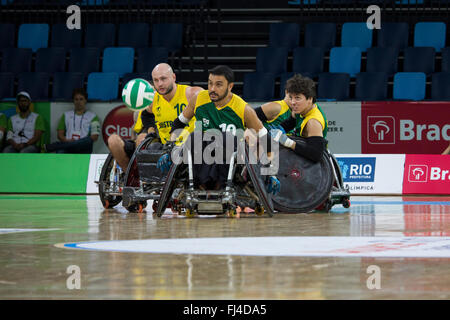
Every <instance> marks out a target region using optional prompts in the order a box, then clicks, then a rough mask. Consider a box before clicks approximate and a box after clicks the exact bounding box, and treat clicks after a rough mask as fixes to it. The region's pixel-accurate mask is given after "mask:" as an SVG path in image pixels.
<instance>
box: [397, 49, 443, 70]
mask: <svg viewBox="0 0 450 320" xmlns="http://www.w3.org/2000/svg"><path fill="white" fill-rule="evenodd" d="M404 55H405V59H404V61H403V71H404V72H423V73H425V74H430V73H433V72H434V65H435V55H436V53H435V50H434V48H432V47H409V48H406V49H405V52H404Z"/></svg>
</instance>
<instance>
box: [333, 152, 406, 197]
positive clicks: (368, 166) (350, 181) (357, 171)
mask: <svg viewBox="0 0 450 320" xmlns="http://www.w3.org/2000/svg"><path fill="white" fill-rule="evenodd" d="M335 156H336V160H337V162H338V164H339V167H340V168H341V172H342V179H343V181H344V186H345V187H347V186H348V187H349V190H350V193H351V194H402V181H403V180H402V177H403V164H404V161H405V155H384V154H381V155H380V154H377V155H370V154H367V155H366V154H360V155H354V154H337V155H335Z"/></svg>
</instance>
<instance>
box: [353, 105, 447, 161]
mask: <svg viewBox="0 0 450 320" xmlns="http://www.w3.org/2000/svg"><path fill="white" fill-rule="evenodd" d="M449 141H450V103H448V102H434V101H421V102H404V101H391V102H363V103H362V104H361V152H362V153H403V154H440V153H442V151H444V149H445V148H446V147H447V146H448V142H449Z"/></svg>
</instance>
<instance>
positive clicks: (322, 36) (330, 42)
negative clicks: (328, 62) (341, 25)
mask: <svg viewBox="0 0 450 320" xmlns="http://www.w3.org/2000/svg"><path fill="white" fill-rule="evenodd" d="M335 45H336V24H335V23H326V22H324V23H316V22H314V23H308V24H306V29H305V47H307V48H310V47H313V48H315V47H318V48H323V49H324V50H325V51H326V52H328V51H329V50H330V49H331V48H332V47H334V46H335Z"/></svg>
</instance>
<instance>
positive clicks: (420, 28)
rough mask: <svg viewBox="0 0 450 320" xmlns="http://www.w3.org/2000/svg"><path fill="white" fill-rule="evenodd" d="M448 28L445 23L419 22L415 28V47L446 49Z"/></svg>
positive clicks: (437, 50)
mask: <svg viewBox="0 0 450 320" xmlns="http://www.w3.org/2000/svg"><path fill="white" fill-rule="evenodd" d="M445 36H446V26H445V23H443V22H418V23H416V25H415V27H414V47H434V49H435V50H436V52H440V51H441V49H442V48H444V47H445Z"/></svg>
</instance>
